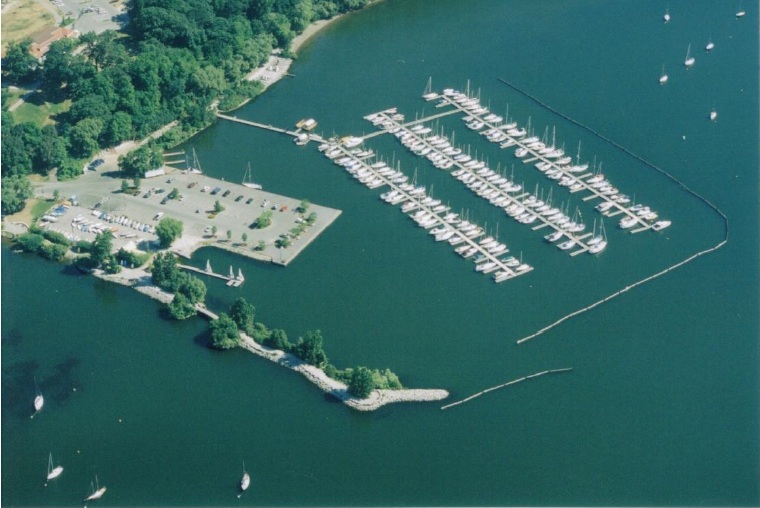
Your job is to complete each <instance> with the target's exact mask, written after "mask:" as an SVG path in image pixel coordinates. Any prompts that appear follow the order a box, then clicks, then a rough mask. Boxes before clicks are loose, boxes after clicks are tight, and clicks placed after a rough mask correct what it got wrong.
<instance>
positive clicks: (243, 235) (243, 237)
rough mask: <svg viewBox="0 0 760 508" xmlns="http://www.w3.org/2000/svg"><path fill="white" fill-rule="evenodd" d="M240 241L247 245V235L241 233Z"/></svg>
mask: <svg viewBox="0 0 760 508" xmlns="http://www.w3.org/2000/svg"><path fill="white" fill-rule="evenodd" d="M240 239H241V240H243V244H244V245H245V244H246V243H248V233H243V234H242V235H240Z"/></svg>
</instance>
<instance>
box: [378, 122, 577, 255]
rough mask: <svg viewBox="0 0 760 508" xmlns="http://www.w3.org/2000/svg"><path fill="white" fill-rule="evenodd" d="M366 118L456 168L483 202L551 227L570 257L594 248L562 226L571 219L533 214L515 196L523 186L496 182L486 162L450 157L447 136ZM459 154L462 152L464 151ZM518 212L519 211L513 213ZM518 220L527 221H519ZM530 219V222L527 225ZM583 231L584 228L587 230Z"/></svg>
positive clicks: (444, 165)
mask: <svg viewBox="0 0 760 508" xmlns="http://www.w3.org/2000/svg"><path fill="white" fill-rule="evenodd" d="M458 112H459V111H458V110H457V109H453V110H450V111H449V112H448V114H452V113H458ZM366 118H367V119H370V118H371V119H372V120H370V121H372V122H373V123H374V124H375V125H376V126H378V127H379V128H381V129H384V132H394V133H396V136H397V138H398V139H399V140H401V137H404V140H403V141H402V144H404V145H405V146H406V147H407V148H409V149H410V150H411V151H412V152H413V153H416V154H417V155H420V156H426V157H427V158H428V160H430V161H431V162H433V164H434V165H436V166H437V167H441V168H451V167H456V168H457V169H456V170H455V171H453V172H452V175H453V176H455V177H456V178H457V179H458V180H460V181H462V183H464V184H465V185H467V187H468V188H470V189H471V190H472V191H473V192H475V193H476V194H478V195H479V196H480V197H482V198H483V199H486V200H488V201H489V202H490V203H491V204H493V205H494V206H497V207H499V208H503V209H504V211H505V212H506V213H507V215H510V216H511V217H512V218H513V219H515V220H518V222H523V223H525V224H534V223H535V222H538V225H535V226H533V230H539V229H542V228H545V227H549V228H551V229H552V230H554V231H555V233H556V234H555V236H556V238H554V241H557V240H559V239H560V238H563V237H565V238H566V240H565V241H564V242H561V243H559V244H557V245H558V246H560V245H561V246H562V248H563V250H566V251H568V252H569V251H570V249H574V250H573V251H572V252H570V255H571V256H576V255H578V254H581V253H583V252H587V251H589V250H590V249H591V246H590V245H588V244H587V243H586V240H587V238H588V237H589V236H592V234H591V233H588V232H585V233H581V232H578V233H579V234H576V233H575V232H573V231H571V230H570V229H567V228H563V227H562V226H563V225H565V224H570V220H569V219H565V221H564V222H562V223H558V222H556V221H555V218H553V217H551V216H546V215H542V214H541V213H536V212H533V211H530V210H529V208H530V205H529V204H528V203H526V201H525V199H523V198H526V196H528V195H527V194H521V195H518V196H515V195H513V194H512V193H513V192H518V191H519V190H520V189H521V187H519V186H517V185H515V184H514V183H513V182H510V181H508V180H507V179H506V178H501V182H500V183H497V182H499V181H500V180H499V178H498V177H495V176H494V175H496V173H495V172H494V171H492V170H490V169H488V168H487V167H486V165H485V163H484V162H482V161H477V160H476V159H472V158H470V157H467V158H466V159H461V160H457V158H456V156H452V155H447V154H446V153H444V151H443V149H444V148H442V147H447V148H450V147H451V143H450V142H449V141H448V139H447V138H446V137H445V136H442V135H434V136H432V137H425V136H424V135H423V134H421V133H419V134H418V133H415V132H414V131H413V130H411V129H407V128H406V125H409V124H402V123H401V122H399V121H396V120H394V119H393V118H391V116H390V115H388V114H387V113H386V112H382V111H381V112H378V113H374V114H373V115H368V117H366ZM420 122H421V121H416V122H413V123H415V124H419V123H420ZM428 130H429V129H428ZM399 133H402V134H399ZM412 147H417V149H416V150H415V149H413V148H412ZM458 151H459V152H460V153H461V150H458ZM434 161H435V162H434ZM520 210H521V211H520ZM515 211H520V212H519V213H514V212H515ZM524 214H527V216H524ZM555 216H557V217H559V211H556V212H555ZM519 217H524V218H523V219H522V220H520V218H519ZM528 220H530V222H524V221H528ZM582 229H585V227H584V228H582ZM582 229H581V231H582ZM547 236H548V235H547ZM576 247H577V248H576Z"/></svg>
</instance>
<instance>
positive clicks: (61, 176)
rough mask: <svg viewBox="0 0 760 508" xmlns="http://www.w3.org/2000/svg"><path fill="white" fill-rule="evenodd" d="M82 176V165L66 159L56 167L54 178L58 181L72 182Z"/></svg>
mask: <svg viewBox="0 0 760 508" xmlns="http://www.w3.org/2000/svg"><path fill="white" fill-rule="evenodd" d="M81 174H82V165H81V164H79V163H77V162H76V161H74V160H72V159H66V160H65V161H63V162H62V163H61V164H60V165H59V166H58V171H57V172H56V174H55V176H56V178H58V180H60V181H62V182H63V181H64V180H72V179H74V178H76V177H78V176H79V175H81Z"/></svg>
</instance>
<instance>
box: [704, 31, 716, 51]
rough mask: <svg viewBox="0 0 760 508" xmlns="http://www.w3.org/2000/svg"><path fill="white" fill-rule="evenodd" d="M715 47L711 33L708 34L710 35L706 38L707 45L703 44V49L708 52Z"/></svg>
mask: <svg viewBox="0 0 760 508" xmlns="http://www.w3.org/2000/svg"><path fill="white" fill-rule="evenodd" d="M713 49H715V43H714V42H713V41H712V34H710V37H709V38H708V39H707V45H706V46H705V51H707V52H708V53H709V52H710V51H712V50H713Z"/></svg>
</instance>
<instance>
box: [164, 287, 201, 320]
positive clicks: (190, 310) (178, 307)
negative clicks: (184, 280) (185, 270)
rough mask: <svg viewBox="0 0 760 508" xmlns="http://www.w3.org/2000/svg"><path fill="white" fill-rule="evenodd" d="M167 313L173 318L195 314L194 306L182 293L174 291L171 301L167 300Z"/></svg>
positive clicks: (184, 317)
mask: <svg viewBox="0 0 760 508" xmlns="http://www.w3.org/2000/svg"><path fill="white" fill-rule="evenodd" d="M168 308H169V314H170V315H171V316H172V317H173V318H174V319H187V318H190V317H193V316H195V314H196V312H197V311H196V310H195V306H194V305H193V304H192V303H191V302H190V300H188V298H187V297H186V296H185V295H183V294H182V293H176V294H175V295H174V298H172V301H171V302H169V306H168Z"/></svg>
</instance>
